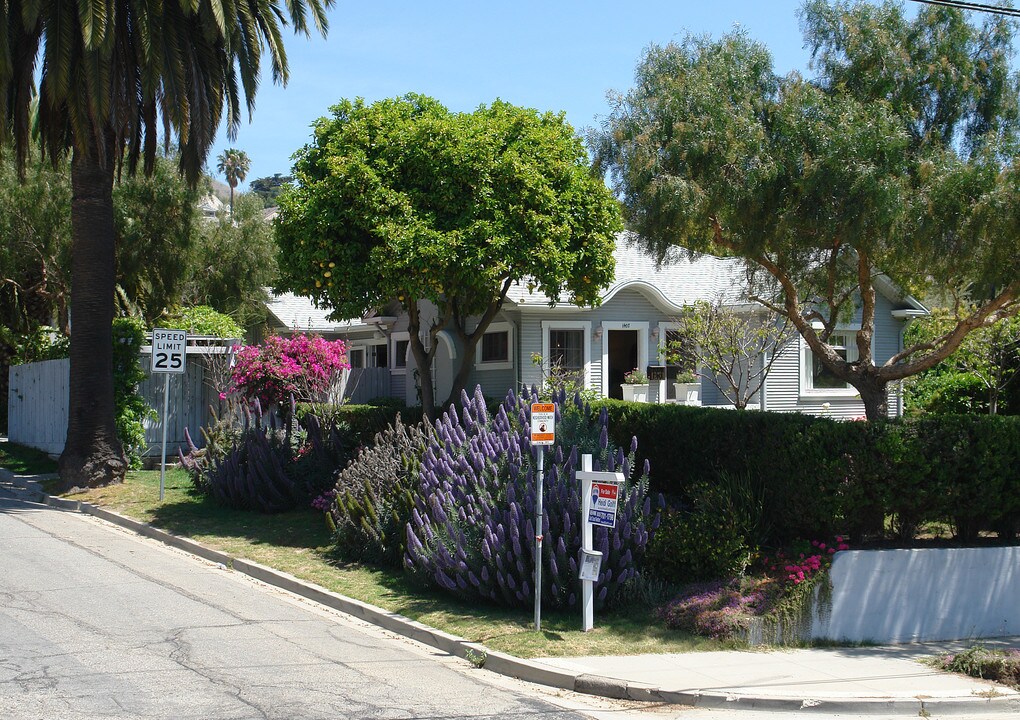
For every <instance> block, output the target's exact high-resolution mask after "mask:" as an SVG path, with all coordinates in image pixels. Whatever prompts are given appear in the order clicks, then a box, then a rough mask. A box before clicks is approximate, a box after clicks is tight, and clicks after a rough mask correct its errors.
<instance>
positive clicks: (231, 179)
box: [216, 148, 251, 217]
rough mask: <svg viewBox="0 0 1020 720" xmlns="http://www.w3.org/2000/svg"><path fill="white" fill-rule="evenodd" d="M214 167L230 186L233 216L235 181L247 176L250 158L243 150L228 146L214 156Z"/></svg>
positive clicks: (237, 181)
mask: <svg viewBox="0 0 1020 720" xmlns="http://www.w3.org/2000/svg"><path fill="white" fill-rule="evenodd" d="M216 160H217V161H218V162H217V163H216V169H217V170H219V171H220V172H221V173H223V176H224V177H226V178H227V185H229V186H230V216H231V217H233V216H234V188H236V187H237V183H239V182H242V181H243V180H244V179H245V177H247V176H248V169H249V168H250V167H251V160H249V159H248V153H246V152H245V151H244V150H235V149H234V148H228V149H226V150H224V151H223V152H221V153H220V156H219V157H218V158H216Z"/></svg>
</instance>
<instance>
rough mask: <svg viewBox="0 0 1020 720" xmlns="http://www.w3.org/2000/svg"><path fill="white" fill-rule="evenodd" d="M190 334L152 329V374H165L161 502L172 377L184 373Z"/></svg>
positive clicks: (160, 465)
mask: <svg viewBox="0 0 1020 720" xmlns="http://www.w3.org/2000/svg"><path fill="white" fill-rule="evenodd" d="M187 352H188V333H187V332H185V331H184V330H165V329H163V328H153V329H152V365H151V367H150V371H151V372H152V374H156V373H163V450H162V452H161V454H160V460H159V501H160V502H163V492H164V490H163V488H164V487H165V485H166V418H167V408H168V407H169V405H170V375H171V374H172V373H173V374H179V373H183V372H184V367H185V363H186V362H187V357H188V355H187Z"/></svg>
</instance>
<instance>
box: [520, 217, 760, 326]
mask: <svg viewBox="0 0 1020 720" xmlns="http://www.w3.org/2000/svg"><path fill="white" fill-rule="evenodd" d="M613 256H614V257H615V259H616V278H615V279H614V280H613V282H612V283H611V284H610V285H609V287H608V288H606V290H605V291H604V292H603V293H602V302H606V301H607V300H609V299H610V298H612V297H613V296H614V295H616V294H617V293H619V292H620V291H622V290H628V289H635V290H638V291H639V292H641V293H643V294H644V295H645V296H646V297H648V298H649V300H651V301H652V302H653V303H655V304H656V305H658V306H660V307H661V308H662V309H663V310H665V311H667V312H678V311H679V310H680V309H681V308H683V307H684V306H685V305H691V304H693V303H694V302H696V301H698V300H707V301H709V302H717V301H718V302H722V303H724V304H727V305H743V304H746V303H747V298H746V296H747V275H746V272H745V267H746V264H745V261H744V260H743V259H741V258H721V257H715V256H714V255H701V256H700V257H697V258H693V259H692V257H691V255H690V254H689V253H688V252H687V251H685V250H683V249H681V248H677V249H675V250H673V251H671V253H670V254H669V255H667V257H666V259H665V261H664V262H663V263H662V265H661V266H660V265H659V264H658V263H657V262H656V259H655V258H654V257H653V256H652V255H650V254H649V253H648V252H646V251H645V250H644V249H643V248H642V247H641V246H640V245H639V244H638V243H637V242H636V237H635V236H634V235H633V234H632V233H626V232H625V233H620V234H619V235H617V236H616V249H615V251H614V252H613ZM507 300H509V301H511V302H513V303H515V304H517V305H523V306H524V307H528V306H542V305H544V306H547V307H548V305H549V298H548V297H547V296H546V295H545V294H543V293H542V292H541V291H539V290H537V289H536V290H535V291H533V292H532V291H529V290H528V285H527V283H526V282H521V283H516V284H514V285H513V286H512V287H511V288H510V291H509V292H508V293H507ZM555 307H563V308H573V307H574V306H573V305H571V304H570V303H562V302H561V303H558V304H557V305H556V306H555Z"/></svg>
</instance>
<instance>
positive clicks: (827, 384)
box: [800, 330, 857, 395]
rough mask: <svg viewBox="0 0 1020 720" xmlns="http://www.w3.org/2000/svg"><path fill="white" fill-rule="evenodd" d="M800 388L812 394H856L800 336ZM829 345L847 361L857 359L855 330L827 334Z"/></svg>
mask: <svg viewBox="0 0 1020 720" xmlns="http://www.w3.org/2000/svg"><path fill="white" fill-rule="evenodd" d="M800 342H801V357H802V359H803V362H802V364H801V367H802V371H801V389H802V390H803V391H804V392H806V393H810V394H814V395H847V394H856V393H857V390H856V389H855V388H854V387H853V386H852V385H850V384H849V383H848V382H846V381H845V380H842V379H841V378H838V377H836V375H834V374H833V373H832V372H831V371H830V370H829V369H828V368H826V367H825V365H823V364H822V361H821V360H819V359H818V357H817V356H815V354H814V352H812V351H811V348H810V347H808V344H807V343H806V342H805V341H804V339H803V338H801V341H800ZM828 344H829V346H830V347H831V348H832V349H833V350H834V351H835V352H836V354H837V355H839V357H841V358H842V359H843V360H846V361H847V362H853V361H854V360H856V359H857V332H856V331H855V330H836V331H834V332H833V333H832V335H830V336H829V342H828Z"/></svg>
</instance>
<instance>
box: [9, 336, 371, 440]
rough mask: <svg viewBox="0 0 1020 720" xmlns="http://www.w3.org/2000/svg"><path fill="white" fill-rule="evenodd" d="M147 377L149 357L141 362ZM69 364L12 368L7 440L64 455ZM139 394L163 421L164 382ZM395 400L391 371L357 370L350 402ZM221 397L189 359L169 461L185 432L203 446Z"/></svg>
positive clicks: (157, 435)
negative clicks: (206, 428)
mask: <svg viewBox="0 0 1020 720" xmlns="http://www.w3.org/2000/svg"><path fill="white" fill-rule="evenodd" d="M142 367H143V368H144V369H145V370H146V372H148V367H149V358H148V355H145V356H143V358H142ZM69 374H70V361H69V360H67V359H63V360H46V361H44V362H37V363H29V364H27V365H13V366H11V368H10V371H9V378H10V389H9V390H8V410H7V437H8V439H9V440H10V441H11V442H14V443H18V444H19V445H27V446H28V447H34V448H38V449H39V450H43V451H44V452H47V453H50V454H51V455H58V454H60V453H61V452H62V451H63V449H64V440H65V438H66V436H67V395H68V377H69ZM139 391H140V392H141V395H142V397H144V398H145V401H146V402H147V403H148V404H149V407H151V408H153V409H154V410H155V411H156V413H157V415H158V416H159V418H161V417H162V412H163V377H162V376H161V375H156V376H150V377H147V378H146V379H145V380H143V381H142V382H141V384H140V385H139ZM389 394H390V372H389V370H388V369H386V368H354V369H352V370H351V377H350V380H349V381H348V383H347V400H348V402H355V403H361V402H366V401H368V400H372V399H374V398H377V397H388V396H389ZM219 405H220V403H219V396H218V394H217V393H216V391H215V390H214V389H213V388H212V387H211V386H210V384H209V383H207V382H205V365H204V363H203V362H202V361H201V360H197V359H196V358H195V357H193V356H192V355H190V353H189V357H188V365H187V372H185V373H184V374H183V375H170V407H169V412H168V416H167V457H172V456H174V455H176V453H177V448H179V447H180V448H183V447H184V445H185V442H184V428H188V430H189V432H190V433H191V438H192V440H193V441H194V442H195V443H196V444H198V445H201V444H202V435H201V432H200V431H199V428H200V427H202V426H203V425H206V424H207V423H208V421H209V420H210V414H209V412H210V410H209V409H210V407H213V408H216V409H217V412H218V411H219V409H220V407H219ZM160 422H161V420H160V419H156V420H146V421H145V441H146V443H147V444H148V448H147V450H146V451H145V452H144V454H145V455H152V456H158V455H159V452H160V441H161V437H162V427H161V425H160Z"/></svg>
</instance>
